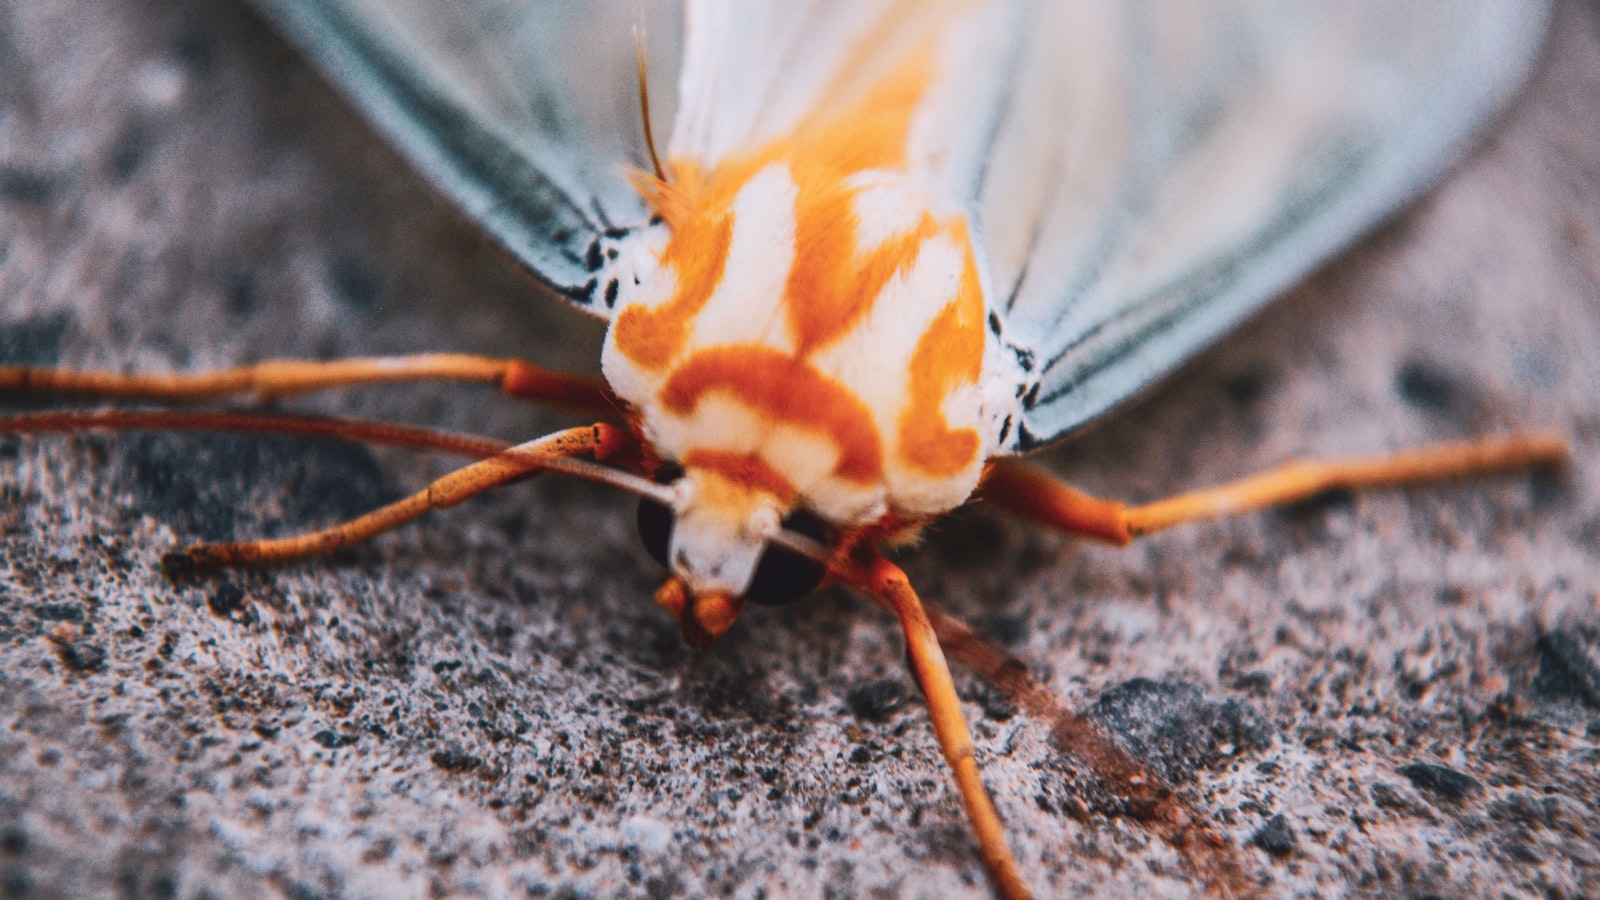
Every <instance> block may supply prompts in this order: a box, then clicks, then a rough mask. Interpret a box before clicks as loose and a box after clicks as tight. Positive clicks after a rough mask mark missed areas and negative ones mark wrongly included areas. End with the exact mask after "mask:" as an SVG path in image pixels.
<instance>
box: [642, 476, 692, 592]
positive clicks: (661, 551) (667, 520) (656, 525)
mask: <svg viewBox="0 0 1600 900" xmlns="http://www.w3.org/2000/svg"><path fill="white" fill-rule="evenodd" d="M682 477H683V467H682V466H680V465H678V464H677V463H664V464H663V465H662V466H661V468H659V469H657V470H656V483H657V484H671V483H673V482H674V481H677V480H678V479H679V478H682ZM634 521H635V522H636V523H637V524H638V526H639V540H640V541H641V542H643V543H644V549H645V552H646V553H648V554H650V558H651V559H653V560H655V561H656V562H658V563H660V564H662V565H663V566H665V565H666V564H667V548H668V547H670V546H672V524H673V521H674V519H673V515H672V510H670V509H668V508H666V507H665V506H662V505H661V504H659V503H657V502H656V501H654V500H650V499H648V498H646V499H642V500H640V501H639V512H638V515H636V516H635V517H634Z"/></svg>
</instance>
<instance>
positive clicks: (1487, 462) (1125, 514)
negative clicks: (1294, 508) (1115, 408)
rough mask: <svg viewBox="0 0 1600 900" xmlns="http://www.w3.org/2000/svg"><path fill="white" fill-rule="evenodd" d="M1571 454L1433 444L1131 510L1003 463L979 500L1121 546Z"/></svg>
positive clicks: (1554, 446) (1307, 467) (1284, 470)
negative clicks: (1215, 522) (1318, 500)
mask: <svg viewBox="0 0 1600 900" xmlns="http://www.w3.org/2000/svg"><path fill="white" fill-rule="evenodd" d="M1569 453H1570V451H1569V450H1568V447H1567V442H1566V439H1565V438H1563V437H1561V436H1560V435H1556V434H1518V435H1509V436H1503V437H1491V438H1482V439H1479V440H1473V441H1459V442H1453V443H1444V444H1433V445H1430V446H1426V447H1419V448H1417V449H1414V450H1404V451H1401V452H1398V453H1392V454H1388V455H1384V456H1369V457H1358V458H1353V459H1328V460H1307V461H1296V462H1289V463H1285V464H1284V465H1281V466H1278V467H1277V468H1274V469H1268V470H1267V471H1265V472H1261V473H1259V474H1256V475H1252V476H1249V477H1247V478H1241V479H1239V480H1238V481H1233V482H1229V483H1227V484H1223V485H1219V486H1217V487H1214V488H1208V489H1206V490H1200V491H1194V492H1192V493H1188V494H1179V495H1177V496H1175V497H1168V498H1166V499H1164V500H1157V501H1155V502H1153V503H1145V504H1142V505H1139V506H1131V507H1130V506H1128V505H1126V504H1123V503H1119V502H1117V501H1114V500H1105V499H1102V498H1099V497H1094V496H1091V495H1089V494H1086V493H1084V492H1082V491H1080V490H1077V489H1076V488H1072V487H1069V486H1067V485H1066V484H1063V483H1062V482H1060V481H1058V480H1057V479H1055V478H1054V477H1052V476H1050V475H1048V474H1046V473H1045V472H1043V471H1041V470H1039V469H1037V468H1034V467H1032V466H1028V465H1025V464H1023V463H1019V462H1012V461H1007V460H1001V461H999V462H996V463H995V464H994V466H993V467H992V468H991V469H990V470H989V474H988V477H987V478H986V479H985V481H984V483H983V485H982V487H980V488H979V494H980V495H981V496H982V497H984V498H985V499H987V500H991V501H993V502H994V503H996V504H998V505H1000V506H1003V507H1005V508H1006V509H1009V510H1011V511H1012V512H1015V513H1017V514H1019V515H1022V516H1024V517H1027V518H1030V519H1033V520H1035V521H1038V522H1042V523H1044V524H1046V525H1051V526H1054V527H1056V528H1059V529H1061V530H1063V531H1066V532H1069V533H1072V534H1077V535H1083V536H1085V537H1093V538H1097V539H1100V540H1104V541H1108V542H1110V543H1113V544H1126V543H1128V542H1129V541H1131V540H1133V539H1134V538H1135V537H1138V536H1140V535H1143V534H1149V533H1151V532H1154V531H1160V530H1162V529H1164V528H1171V527H1172V526H1174V525H1181V524H1183V523H1185V522H1197V521H1201V520H1204V519H1215V518H1220V517H1222V516H1233V515H1239V514H1241V513H1246V512H1252V511H1254V510H1258V509H1263V508H1265V507H1268V506H1277V505H1280V504H1284V503H1294V502H1296V501H1299V500H1306V499H1309V498H1311V497H1314V496H1316V495H1317V494H1321V493H1324V492H1326V491H1330V490H1336V489H1347V490H1351V489H1360V488H1369V487H1389V486H1395V485H1403V484H1416V483H1419V482H1427V481H1440V480H1443V479H1446V478H1461V477H1465V476H1471V475H1487V474H1491V473H1495V472H1508V471H1516V470H1518V469H1531V468H1536V467H1539V466H1552V465H1559V464H1560V463H1562V462H1564V461H1565V460H1566V459H1567V457H1568V455H1569Z"/></svg>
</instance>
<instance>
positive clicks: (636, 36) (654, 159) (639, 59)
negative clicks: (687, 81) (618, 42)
mask: <svg viewBox="0 0 1600 900" xmlns="http://www.w3.org/2000/svg"><path fill="white" fill-rule="evenodd" d="M633 61H634V64H635V65H636V66H637V67H638V70H639V117H640V118H641V119H643V120H644V145H645V147H647V148H649V150H650V168H651V169H653V170H655V173H656V180H658V181H660V182H661V183H662V184H666V183H667V171H666V169H664V168H662V166H661V157H660V156H658V155H657V154H656V134H655V130H654V129H653V128H651V127H650V74H649V66H648V64H647V62H646V60H645V52H644V29H643V28H640V27H639V25H638V23H634V26H633Z"/></svg>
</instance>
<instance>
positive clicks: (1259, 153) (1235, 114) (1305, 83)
mask: <svg viewBox="0 0 1600 900" xmlns="http://www.w3.org/2000/svg"><path fill="white" fill-rule="evenodd" d="M1035 11H1036V14H1037V16H1038V17H1039V18H1037V19H1036V20H1035V22H1034V24H1033V27H1032V28H1030V30H1029V32H1028V34H1027V35H1026V36H1025V38H1024V41H1023V45H1022V47H1021V48H1020V49H1019V51H1018V56H1017V62H1016V63H1015V70H1014V72H1015V73H1014V75H1013V76H1012V79H1011V82H1010V84H1009V87H1008V90H1007V92H1006V94H1005V97H1004V99H1003V100H1002V104H1001V108H1002V110H1003V118H1002V120H1001V121H1000V123H999V125H998V127H997V128H996V129H995V132H994V134H993V137H992V144H991V150H990V152H989V153H988V154H987V163H986V167H985V169H984V171H983V173H982V179H983V181H982V184H981V186H980V187H979V189H978V193H977V197H976V201H975V210H976V212H975V214H976V217H977V220H978V223H979V230H980V233H981V234H982V237H983V240H984V242H985V246H986V253H985V256H986V259H987V261H988V264H989V268H990V278H991V284H992V286H993V288H992V294H993V297H992V301H991V307H992V310H991V311H992V313H993V315H992V316H991V319H990V321H991V325H992V326H993V328H994V330H995V331H996V333H997V336H998V337H999V339H1000V342H1001V343H1002V344H1004V345H1005V346H1007V347H1009V349H1010V352H1009V353H1007V354H999V355H997V356H998V359H997V361H996V365H995V366H994V368H993V370H992V371H991V372H990V373H989V375H988V377H989V378H990V380H991V387H1004V388H1005V389H1007V390H1010V391H1011V393H1012V395H1013V397H1014V401H1013V402H1014V406H1013V407H1012V408H1011V409H1009V410H1008V411H1007V412H1006V418H1005V421H1004V423H1003V425H1002V427H1003V429H1004V434H1003V439H1002V441H1001V449H1002V450H1003V451H1010V452H1020V451H1025V450H1027V449H1030V448H1031V447H1034V446H1037V445H1038V444H1041V443H1044V442H1047V441H1051V440H1054V439H1056V438H1059V437H1061V436H1062V435H1065V434H1068V433H1070V432H1071V431H1072V430H1073V429H1075V428H1077V427H1079V426H1081V425H1083V424H1084V423H1086V422H1088V421H1090V420H1091V419H1093V418H1095V417H1096V416H1098V415H1100V414H1101V413H1103V412H1105V411H1107V410H1109V409H1110V408H1112V407H1113V406H1115V405H1117V404H1118V403H1120V402H1122V401H1123V400H1125V399H1127V398H1128V397H1129V396H1130V395H1132V394H1134V393H1136V392H1138V391H1140V390H1141V389H1143V388H1144V387H1145V386H1147V385H1148V384H1150V383H1151V382H1152V381H1154V380H1156V379H1158V378H1160V377H1161V376H1162V375H1164V374H1166V373H1167V372H1170V371H1171V370H1172V369H1173V368H1174V367H1176V366H1178V365H1179V364H1180V363H1182V362H1183V361H1184V360H1185V359H1187V358H1188V357H1189V356H1191V355H1192V354H1194V353H1195V352H1196V351H1198V350H1199V349H1201V348H1203V347H1205V346H1206V345H1208V344H1210V343H1211V342H1213V341H1214V340H1216V339H1217V338H1218V337H1219V336H1220V335H1222V334H1223V333H1224V332H1226V331H1227V330H1229V329H1231V328H1232V327H1234V326H1235V325H1236V324H1237V323H1238V322H1239V321H1240V320H1241V319H1242V318H1244V317H1246V316H1248V315H1249V314H1250V313H1252V312H1254V311H1255V310H1256V309H1258V308H1259V307H1260V306H1261V305H1262V304H1263V303H1265V302H1266V301H1267V300H1269V299H1271V298H1272V297H1273V296H1274V295H1275V294H1277V293H1279V292H1281V291H1282V290H1284V289H1285V288H1287V287H1288V286H1289V285H1290V284H1292V283H1293V282H1294V281H1295V280H1296V279H1298V278H1300V277H1303V276H1304V275H1305V274H1307V273H1308V272H1309V271H1310V270H1311V269H1312V268H1313V267H1315V266H1317V265H1318V264H1319V263H1321V262H1322V261H1324V260H1326V259H1327V258H1328V257H1329V256H1330V255H1331V254H1333V253H1335V252H1337V251H1339V250H1340V249H1341V248H1343V247H1345V246H1347V245H1349V244H1350V243H1351V242H1352V241H1353V240H1355V238H1356V237H1357V236H1359V235H1360V234H1361V233H1363V232H1364V231H1366V230H1368V229H1370V228H1372V227H1373V226H1374V225H1375V224H1377V223H1378V222H1379V221H1381V220H1382V219H1383V218H1384V217H1385V216H1387V215H1389V214H1391V213H1392V212H1394V211H1395V210H1396V209H1397V208H1398V207H1399V206H1400V205H1401V204H1403V203H1405V202H1406V201H1407V200H1409V199H1411V198H1413V197H1414V196H1416V195H1417V194H1418V193H1419V192H1420V191H1421V190H1422V189H1423V188H1425V187H1426V186H1427V185H1428V184H1429V183H1430V182H1432V181H1433V180H1434V179H1435V178H1436V177H1438V176H1439V175H1440V174H1441V172H1442V171H1443V170H1444V168H1445V167H1446V166H1447V165H1448V164H1449V163H1450V162H1451V161H1452V160H1453V159H1455V158H1456V157H1458V156H1459V155H1460V154H1461V153H1462V152H1463V150H1464V148H1465V147H1466V146H1467V144H1468V142H1469V141H1470V139H1471V138H1472V136H1473V135H1474V134H1475V133H1477V132H1478V131H1479V130H1480V129H1481V128H1482V127H1483V126H1484V125H1485V123H1486V122H1487V121H1488V119H1489V118H1490V117H1491V116H1493V115H1494V113H1495V112H1496V111H1497V110H1498V109H1500V107H1501V106H1502V105H1503V104H1504V103H1505V102H1506V100H1507V98H1508V97H1509V96H1510V94H1511V93H1512V92H1513V91H1514V90H1515V89H1516V88H1517V86H1518V85H1519V84H1520V83H1521V81H1522V79H1523V77H1524V75H1525V74H1526V73H1527V71H1528V69H1529V66H1530V63H1531V60H1532V58H1533V57H1534V55H1535V53H1536V51H1537V48H1538V45H1539V38H1540V35H1541V34H1542V32H1543V29H1544V25H1545V22H1546V19H1547V16H1548V7H1547V5H1546V4H1545V3H1543V2H1536V0H1341V2H1338V3H1305V2H1299V0H1295V2H1243V0H1212V2H1201V0H1166V2H1143V3H1123V2H1084V3H1070V4H1069V3H1062V4H1053V3H1038V4H1036V6H1035ZM996 393H998V392H997V391H996V392H993V393H991V396H995V394H996ZM995 402H996V403H997V404H1000V403H1004V402H1005V400H1004V398H1000V397H995Z"/></svg>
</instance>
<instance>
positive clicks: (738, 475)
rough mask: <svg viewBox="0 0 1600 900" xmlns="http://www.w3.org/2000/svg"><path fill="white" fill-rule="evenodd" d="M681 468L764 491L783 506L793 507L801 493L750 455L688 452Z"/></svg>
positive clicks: (717, 451)
mask: <svg viewBox="0 0 1600 900" xmlns="http://www.w3.org/2000/svg"><path fill="white" fill-rule="evenodd" d="M683 465H684V468H688V469H698V470H701V471H710V472H716V473H717V474H718V475H721V476H722V477H723V478H726V479H727V480H728V481H731V482H733V483H734V484H739V485H744V486H745V487H748V488H753V489H755V490H758V491H765V492H766V493H768V494H771V495H772V496H773V497H776V498H777V499H778V502H780V503H782V504H783V505H784V506H792V505H794V502H795V500H796V499H797V498H798V497H799V496H800V491H799V490H798V489H797V488H795V486H794V484H793V483H792V482H790V481H789V479H787V478H785V477H783V475H782V474H781V473H779V472H778V470H777V469H774V468H773V467H772V466H770V465H768V464H767V461H766V460H764V459H762V458H761V457H760V456H757V455H755V454H753V453H730V452H728V451H726V450H691V451H690V452H689V453H688V455H686V456H684V458H683Z"/></svg>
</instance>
